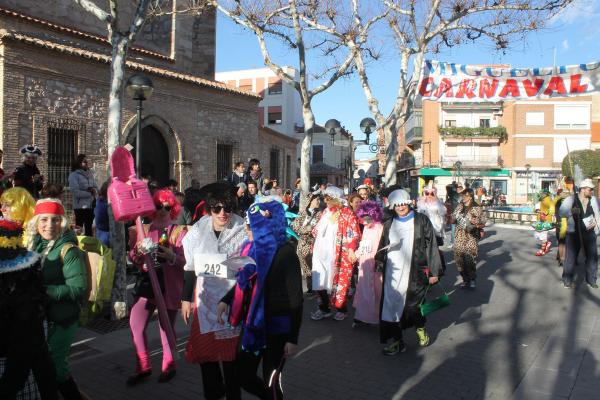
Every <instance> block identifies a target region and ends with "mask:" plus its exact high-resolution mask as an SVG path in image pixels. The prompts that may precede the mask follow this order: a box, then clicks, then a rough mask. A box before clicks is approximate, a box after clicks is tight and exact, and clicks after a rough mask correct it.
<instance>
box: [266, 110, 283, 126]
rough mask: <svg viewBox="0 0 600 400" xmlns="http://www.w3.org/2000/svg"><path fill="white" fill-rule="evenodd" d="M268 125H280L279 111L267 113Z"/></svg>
mask: <svg viewBox="0 0 600 400" xmlns="http://www.w3.org/2000/svg"><path fill="white" fill-rule="evenodd" d="M269 125H281V111H279V112H270V113H269Z"/></svg>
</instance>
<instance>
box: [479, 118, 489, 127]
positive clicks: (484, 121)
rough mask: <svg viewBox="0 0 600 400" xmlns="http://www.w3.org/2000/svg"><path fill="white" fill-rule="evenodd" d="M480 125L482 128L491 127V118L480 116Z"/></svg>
mask: <svg viewBox="0 0 600 400" xmlns="http://www.w3.org/2000/svg"><path fill="white" fill-rule="evenodd" d="M479 127H480V128H489V127H490V119H489V118H480V119H479Z"/></svg>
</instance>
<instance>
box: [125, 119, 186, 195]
mask: <svg viewBox="0 0 600 400" xmlns="http://www.w3.org/2000/svg"><path fill="white" fill-rule="evenodd" d="M141 128H142V146H141V149H142V174H145V173H149V174H151V175H152V177H153V178H154V179H157V180H158V181H159V183H160V184H166V183H167V181H168V180H169V179H170V178H173V179H175V180H177V181H178V182H180V183H183V184H185V183H184V182H181V179H182V176H183V175H184V174H183V171H182V170H181V166H182V164H185V162H184V160H183V148H182V143H181V140H180V138H179V135H177V133H176V132H175V131H174V130H173V129H172V128H171V126H170V125H169V124H168V123H167V121H165V120H164V119H163V118H161V117H159V116H158V115H149V116H147V117H145V118H142V123H141ZM123 131H124V137H125V143H129V144H130V145H131V146H133V147H134V149H135V143H136V133H137V119H136V117H133V118H131V119H130V120H129V121H128V123H127V124H126V126H125V129H124V130H123ZM132 154H133V156H134V158H135V150H133V151H132Z"/></svg>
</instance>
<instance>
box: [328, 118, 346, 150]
mask: <svg viewBox="0 0 600 400" xmlns="http://www.w3.org/2000/svg"><path fill="white" fill-rule="evenodd" d="M325 129H326V130H327V132H328V133H329V136H330V137H331V145H332V146H333V144H334V142H335V134H336V133H338V132H340V131H341V129H342V125H341V124H340V121H338V120H337V119H334V118H332V119H330V120H328V121H327V122H325Z"/></svg>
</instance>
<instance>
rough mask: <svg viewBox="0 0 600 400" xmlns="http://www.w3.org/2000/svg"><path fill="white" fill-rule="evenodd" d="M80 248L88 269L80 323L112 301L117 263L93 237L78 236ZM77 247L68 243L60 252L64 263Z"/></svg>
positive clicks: (110, 251) (109, 252)
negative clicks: (68, 254) (70, 251)
mask: <svg viewBox="0 0 600 400" xmlns="http://www.w3.org/2000/svg"><path fill="white" fill-rule="evenodd" d="M77 241H78V247H79V249H80V250H81V251H82V252H83V254H84V255H85V257H84V258H85V264H86V268H87V280H88V282H87V283H88V291H87V293H86V296H85V300H84V304H83V307H82V315H81V320H80V322H81V323H82V324H84V323H85V322H86V321H87V319H88V318H89V317H90V316H92V315H94V314H97V313H98V312H100V311H101V310H102V307H103V305H104V302H105V301H110V299H111V295H112V285H113V279H114V275H115V269H116V263H115V261H114V260H113V259H112V250H111V249H110V248H109V247H107V246H105V245H104V244H102V242H100V240H98V239H97V238H95V237H91V236H78V237H77ZM73 247H75V245H74V244H73V243H66V244H64V245H63V247H62V249H61V250H60V258H61V260H62V261H63V262H64V259H65V256H66V254H67V252H68V251H69V250H70V249H71V248H73Z"/></svg>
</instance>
